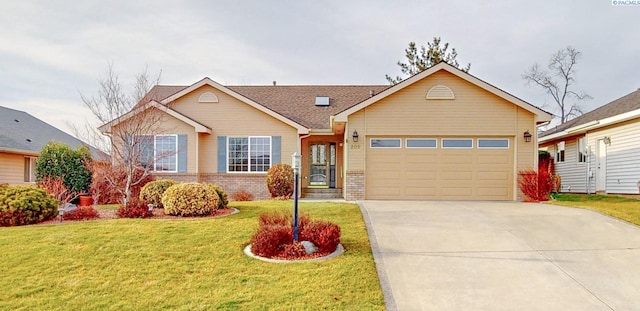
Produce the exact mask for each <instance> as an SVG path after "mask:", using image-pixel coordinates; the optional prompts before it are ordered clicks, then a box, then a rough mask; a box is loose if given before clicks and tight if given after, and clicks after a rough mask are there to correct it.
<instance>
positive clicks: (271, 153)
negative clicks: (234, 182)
mask: <svg viewBox="0 0 640 311" xmlns="http://www.w3.org/2000/svg"><path fill="white" fill-rule="evenodd" d="M231 138H246V139H247V144H248V146H249V149H248V150H247V152H248V154H249V157H248V159H247V160H249V163H248V169H249V171H246V172H237V171H230V170H229V140H230V139H231ZM251 138H268V139H269V168H271V167H272V166H273V150H272V149H273V141H272V140H271V136H227V173H229V174H266V173H267V172H262V171H260V172H252V171H251Z"/></svg>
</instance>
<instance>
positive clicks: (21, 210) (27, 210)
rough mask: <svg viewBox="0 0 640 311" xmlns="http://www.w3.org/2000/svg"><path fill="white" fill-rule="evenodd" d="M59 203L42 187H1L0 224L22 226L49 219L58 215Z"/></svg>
mask: <svg viewBox="0 0 640 311" xmlns="http://www.w3.org/2000/svg"><path fill="white" fill-rule="evenodd" d="M58 204H59V202H58V201H57V200H56V199H55V198H54V197H53V196H51V195H49V194H47V192H46V191H45V190H44V189H42V188H36V187H32V186H3V187H0V226H20V225H28V224H34V223H38V222H41V221H45V220H49V219H51V218H54V217H56V216H57V215H58Z"/></svg>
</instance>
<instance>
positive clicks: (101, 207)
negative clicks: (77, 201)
mask: <svg viewBox="0 0 640 311" xmlns="http://www.w3.org/2000/svg"><path fill="white" fill-rule="evenodd" d="M118 207H120V204H102V205H96V209H97V210H111V209H118Z"/></svg>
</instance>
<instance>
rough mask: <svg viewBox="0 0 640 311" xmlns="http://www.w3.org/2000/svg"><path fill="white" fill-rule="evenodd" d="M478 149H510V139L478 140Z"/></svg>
mask: <svg viewBox="0 0 640 311" xmlns="http://www.w3.org/2000/svg"><path fill="white" fill-rule="evenodd" d="M478 148H494V149H496V148H497V149H508V148H509V139H478Z"/></svg>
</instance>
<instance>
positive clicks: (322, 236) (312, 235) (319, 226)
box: [299, 221, 340, 253]
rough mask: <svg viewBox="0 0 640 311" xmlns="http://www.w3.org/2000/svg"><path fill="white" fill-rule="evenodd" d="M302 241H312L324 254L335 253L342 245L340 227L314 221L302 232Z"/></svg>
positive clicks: (300, 238)
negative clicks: (339, 245)
mask: <svg viewBox="0 0 640 311" xmlns="http://www.w3.org/2000/svg"><path fill="white" fill-rule="evenodd" d="M299 240H300V241H310V242H312V243H313V244H315V245H316V246H317V247H318V250H319V251H320V252H322V253H333V252H334V251H335V250H336V248H337V247H338V244H340V227H338V225H336V224H332V223H329V222H323V221H312V222H310V223H309V224H307V225H306V226H305V227H304V230H300V237H299Z"/></svg>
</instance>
